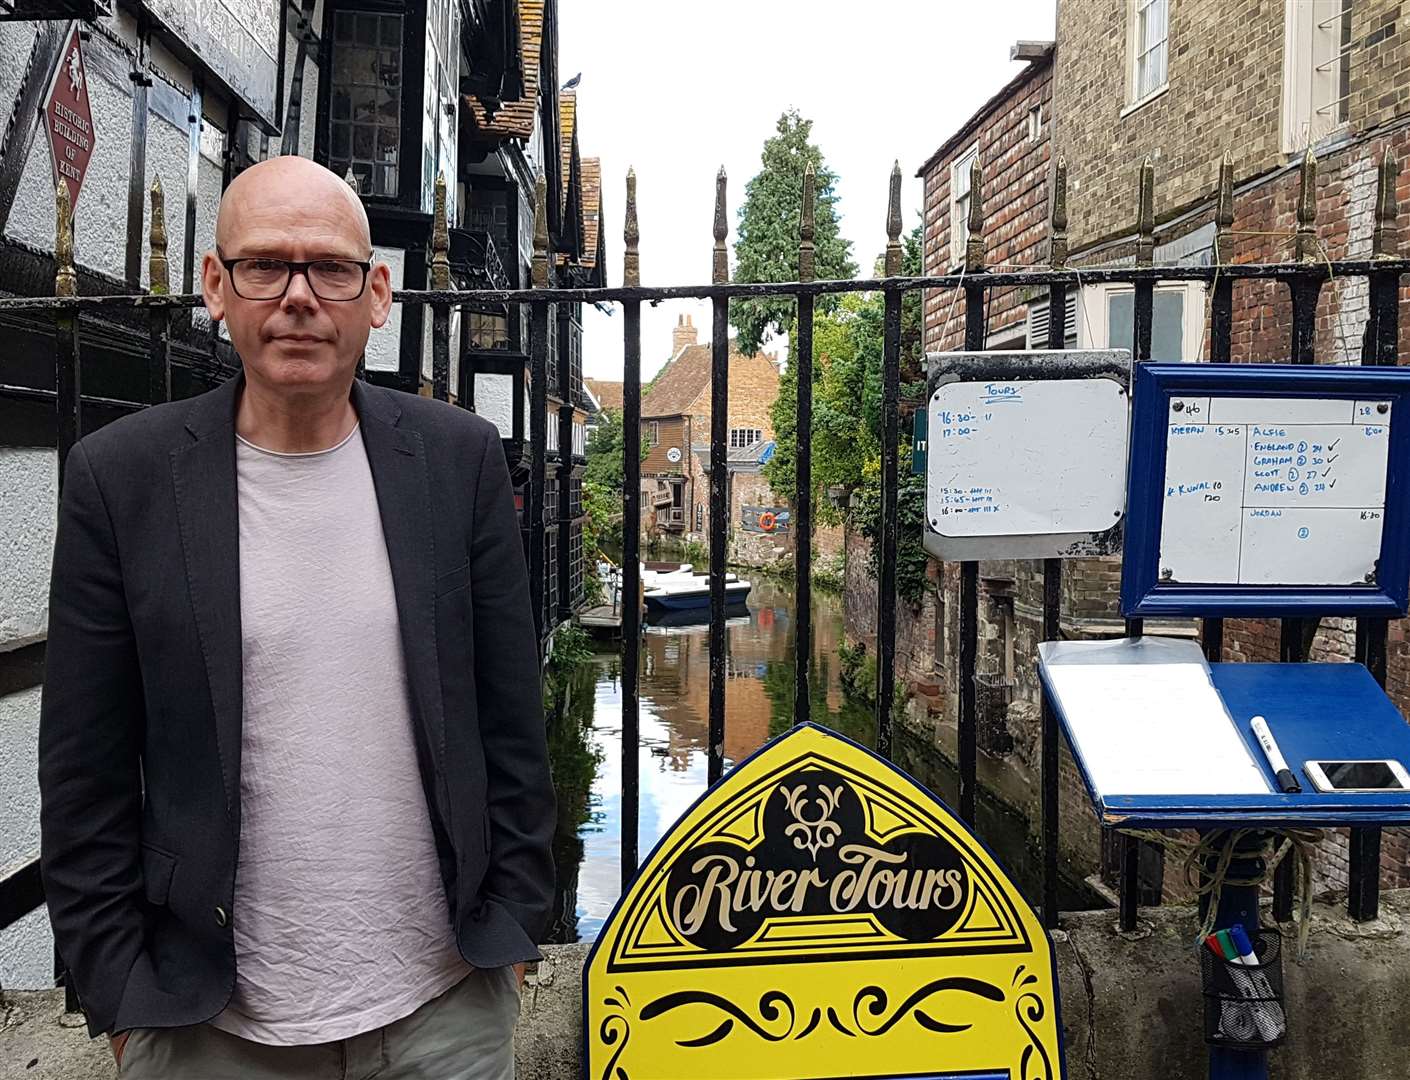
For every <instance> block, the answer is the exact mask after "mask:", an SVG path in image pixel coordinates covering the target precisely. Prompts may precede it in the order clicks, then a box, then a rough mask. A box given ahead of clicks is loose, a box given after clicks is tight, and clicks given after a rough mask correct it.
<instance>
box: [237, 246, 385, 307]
mask: <svg viewBox="0 0 1410 1080" xmlns="http://www.w3.org/2000/svg"><path fill="white" fill-rule="evenodd" d="M216 257H217V258H219V259H220V265H221V266H223V267H225V270H226V273H228V274H229V275H230V284H231V285H232V286H233V287H234V289H235V295H236V296H238V297H240V298H241V299H242V300H278V299H280V298H281V297H283V295H284V293H285V292H287V291H288V289H289V282H291V281H293V280H294V275H295V274H302V275H303V276H304V280H305V281H307V282H308V287H309V289H310V290H311V291H312V293H313V295H314V296H316V297H318V298H319V299H320V300H331V301H345V300H356V299H357V298H358V297H359V296H361V295H362V291H363V289H365V288H367V272H368V271H369V270H371V269H372V260H371V259H368V260H366V261H364V262H359V261H358V260H356V259H313V260H310V261H308V262H295V261H294V260H292V259H274V258H270V257H269V256H266V255H253V256H250V257H249V258H240V259H227V258H226V257H225V255H224V254H223V253H222V252H221V251H220V249H219V248H217V249H216Z"/></svg>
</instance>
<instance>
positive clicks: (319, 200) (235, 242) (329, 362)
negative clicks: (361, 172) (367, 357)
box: [201, 157, 392, 400]
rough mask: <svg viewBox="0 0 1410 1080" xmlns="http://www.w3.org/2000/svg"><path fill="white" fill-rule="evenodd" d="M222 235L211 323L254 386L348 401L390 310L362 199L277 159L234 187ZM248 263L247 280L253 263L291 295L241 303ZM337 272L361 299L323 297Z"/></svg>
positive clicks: (210, 255)
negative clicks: (217, 323)
mask: <svg viewBox="0 0 1410 1080" xmlns="http://www.w3.org/2000/svg"><path fill="white" fill-rule="evenodd" d="M215 236H216V250H214V251H211V252H207V253H206V257H205V259H204V260H203V261H202V264H201V292H202V294H203V295H204V297H205V301H206V309H207V310H208V311H209V312H210V314H211V318H213V319H219V320H222V321H223V322H224V323H225V327H226V330H227V331H228V332H229V334H230V340H231V341H232V342H233V343H234V344H235V349H236V351H237V352H239V354H240V359H241V361H242V362H243V363H244V366H245V378H246V382H247V383H248V385H249V386H251V387H254V388H256V389H257V390H258V391H259V392H261V393H264V394H266V395H276V396H283V397H286V398H289V399H290V400H293V399H294V398H303V399H307V398H308V397H310V396H312V397H314V398H317V397H319V396H320V395H322V396H324V397H327V396H329V395H331V396H332V398H333V399H337V400H343V399H346V397H347V391H348V386H349V385H350V384H351V382H352V379H353V374H354V372H355V370H356V368H357V362H358V358H359V357H360V356H361V355H362V352H363V349H364V348H365V347H366V345H367V337H368V335H369V334H370V333H371V332H372V330H373V328H374V327H378V326H382V325H383V324H384V323H386V321H387V316H388V314H389V313H390V311H391V306H392V279H391V273H390V271H389V270H388V267H387V265H386V263H382V262H379V261H377V260H376V259H374V258H373V257H372V242H371V236H370V233H369V230H368V227H367V211H366V210H364V209H363V206H362V201H361V200H360V199H359V198H358V197H357V193H356V192H354V191H353V190H352V188H350V187H349V186H348V185H347V184H346V183H345V182H343V181H342V180H340V179H338V177H337V176H336V175H334V174H333V173H331V172H329V171H328V170H327V169H325V168H324V167H323V166H322V165H317V164H315V163H314V162H312V161H310V160H309V159H308V158H301V157H277V158H271V159H269V160H268V161H262V162H260V163H259V164H258V165H252V166H251V167H250V168H248V169H246V170H245V171H244V172H242V173H241V174H240V175H239V176H238V177H236V178H235V180H234V181H232V182H231V184H230V187H228V188H227V189H226V191H225V197H224V198H223V199H221V200H220V213H219V215H218V217H217V218H216V228H215ZM280 263H283V264H285V266H283V267H280V266H279V264H280ZM270 264H273V266H274V269H273V270H272V271H271V270H270ZM314 264H318V265H317V269H315V265H314ZM242 266H243V267H244V268H245V270H244V272H245V273H247V274H248V273H249V271H250V268H251V267H255V266H263V271H262V272H264V273H265V274H266V275H267V274H269V273H271V272H272V273H273V274H275V275H276V277H277V275H278V274H279V272H280V270H284V271H286V276H285V277H284V282H285V287H284V292H283V293H282V294H279V295H277V296H276V295H273V294H272V293H271V292H270V291H269V290H268V289H263V290H261V289H259V288H256V289H255V290H254V291H253V293H251V294H250V295H244V296H242V295H241V294H240V290H239V288H237V287H236V284H235V281H236V278H235V277H234V275H235V274H237V273H240V272H241V271H240V268H241V267H242ZM296 267H298V269H295V268H296ZM330 268H334V269H336V270H337V273H339V274H341V275H342V276H341V277H340V278H338V279H337V280H338V281H339V282H341V283H343V284H351V285H357V284H358V283H359V282H360V283H361V285H362V290H361V292H359V293H357V294H356V295H354V296H349V295H337V292H338V291H337V290H334V292H335V295H334V297H333V298H332V299H327V298H324V297H320V296H319V295H318V294H317V292H316V291H315V290H316V288H317V286H318V283H319V282H323V283H325V284H326V283H327V282H328V281H329V280H330V279H329V276H328V275H329V274H330V273H332V272H333V269H330ZM276 287H277V286H276ZM342 291H343V292H347V291H348V290H346V289H344V290H342ZM247 292H249V290H247Z"/></svg>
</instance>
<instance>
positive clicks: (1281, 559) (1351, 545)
mask: <svg viewBox="0 0 1410 1080" xmlns="http://www.w3.org/2000/svg"><path fill="white" fill-rule="evenodd" d="M1407 394H1410V369H1405V368H1389V367H1313V366H1296V365H1291V364H1218V365H1209V364H1140V365H1137V368H1136V378H1135V389H1134V393H1133V411H1132V425H1131V459H1130V469H1129V477H1128V486H1127V491H1128V496H1127V519H1126V544H1125V552H1124V556H1123V565H1122V579H1121V607H1122V611H1123V612H1124V613H1125V614H1126V615H1128V616H1137V617H1152V616H1178V615H1206V616H1238V615H1248V616H1292V617H1296V616H1304V615H1305V616H1321V615H1385V616H1393V615H1403V614H1405V611H1406V603H1407V580H1408V579H1410V536H1407V530H1408V529H1410V487H1407V484H1408V483H1410V400H1405V398H1406V395H1407ZM1400 416H1404V417H1406V419H1404V420H1401V421H1397V419H1396V418H1397V417H1400Z"/></svg>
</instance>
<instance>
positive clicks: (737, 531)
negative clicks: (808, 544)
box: [729, 472, 793, 566]
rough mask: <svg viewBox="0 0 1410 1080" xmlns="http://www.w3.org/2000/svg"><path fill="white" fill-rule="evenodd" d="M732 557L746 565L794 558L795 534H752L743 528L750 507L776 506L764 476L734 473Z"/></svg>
mask: <svg viewBox="0 0 1410 1080" xmlns="http://www.w3.org/2000/svg"><path fill="white" fill-rule="evenodd" d="M729 486H730V517H729V520H730V526H729V527H730V543H729V558H730V561H731V562H733V563H738V564H740V565H742V566H770V565H772V564H774V563H777V562H780V561H784V560H790V559H792V558H793V534H792V532H783V533H764V532H749V531H746V530H745V528H744V526H743V521H744V508H745V507H746V506H773V505H775V503H774V493H773V489H772V488H770V487H769V482H768V481H767V480H766V479H764V475H763V474H762V473H750V472H736V473H731V474H730V484H729Z"/></svg>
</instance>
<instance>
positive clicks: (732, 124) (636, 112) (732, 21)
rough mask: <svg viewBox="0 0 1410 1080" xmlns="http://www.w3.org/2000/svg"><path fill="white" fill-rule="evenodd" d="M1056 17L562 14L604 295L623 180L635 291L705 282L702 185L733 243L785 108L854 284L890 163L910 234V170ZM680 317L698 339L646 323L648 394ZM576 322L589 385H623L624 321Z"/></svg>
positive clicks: (670, 3)
mask: <svg viewBox="0 0 1410 1080" xmlns="http://www.w3.org/2000/svg"><path fill="white" fill-rule="evenodd" d="M1054 15H1055V4H1054V0H988V2H985V3H976V2H973V0H870V2H868V3H864V4H856V3H850V2H843V0H747V2H746V0H706V2H699V3H687V2H683V0H559V27H560V42H559V61H558V63H559V73H560V76H561V80H562V81H564V82H566V81H567V80H568V79H570V78H572V77H573V75H574V74H576V73H577V72H582V76H583V78H582V84H581V86H579V88H578V146H579V148H580V151H581V153H582V154H583V156H585V157H600V158H601V159H602V176H603V214H604V223H605V226H606V229H607V275H608V278H607V280H608V283H609V284H611V285H614V286H616V285H620V284H621V283H622V215H623V206H624V202H625V197H626V196H625V192H626V182H625V178H626V173H627V168H628V166H631V167H634V168H635V169H636V175H637V212H638V222H639V224H640V227H641V276H642V284H644V285H685V284H699V283H702V282H707V281H708V280H709V278H710V253H711V249H712V244H713V240H712V238H711V223H712V218H713V211H714V180H715V173H716V171H717V170H718V169H719V167H720V166H721V165H723V166H724V167H725V171H726V173H727V174H728V176H729V211H730V213H729V219H728V220H729V226H730V236H729V243H730V244H731V245H733V242H734V233H735V227H736V221H737V219H736V212H737V211H738V208H739V205H740V201H741V200H742V199H743V197H744V186H745V184H746V183H747V182H748V180H749V179H750V178H751V177H752V176H753V175H754V174H755V173H756V172H757V171H758V169H759V154H760V151H761V149H762V147H763V142H764V140H765V139H766V138H768V137H769V136H770V135H771V134H773V132H774V125H775V123H776V122H777V120H778V117H779V115H780V114H781V113H782V112H783V111H784V110H785V109H787V108H789V107H790V106H794V107H796V108H797V109H798V110H799V111H800V112H801V113H802V114H803V116H804V117H806V118H808V119H811V120H812V121H813V141H814V142H815V143H817V144H818V146H819V147H821V149H822V152H823V157H824V159H825V160H826V161H827V163H828V165H829V166H831V168H832V170H833V171H834V172H836V173H837V174H838V185H837V190H838V195H839V198H840V201H839V204H838V209H839V211H840V213H841V216H842V233H843V235H844V236H845V237H847V238H848V239H849V240H851V241H852V257H853V261H855V262H856V263H857V265H858V267H859V268H861V269H862V270H863V271H865V270H866V269H867V268H868V267H870V265H871V263H872V260H873V259H874V258H875V257H876V256H877V255H878V254H880V253H881V252H882V250H884V248H885V246H886V185H887V176H888V174H889V173H890V171H891V164H892V162H893V161H896V160H898V159H899V161H900V163H901V173H902V176H903V177H904V178H905V180H904V186H903V188H902V194H901V209H902V214H903V219H902V220H903V222H904V226H905V228H906V229H907V230H909V229H911V228H912V227H913V226H914V225H915V224H916V222H917V221H918V218H917V216H916V215H917V213H918V212H919V210H920V200H921V187H920V181H919V180H917V179H916V178H915V173H916V170H917V169H918V168H919V167H920V166H921V164H922V163H923V162H924V161H925V159H926V158H928V157H929V156H930V155H931V154H932V153H933V152H934V151H935V150H936V149H937V148H938V147H939V146H940V144H941V143H942V142H944V141H945V139H946V138H948V137H949V136H950V135H952V134H953V133H954V132H955V131H956V130H957V129H958V127H959V126H960V124H962V123H963V122H964V121H965V120H966V119H967V118H968V117H969V116H970V115H972V114H973V113H974V111H975V110H976V109H977V108H978V107H979V106H980V105H982V104H983V103H984V102H985V101H986V100H988V98H989V97H990V96H992V95H993V94H994V93H995V91H997V90H998V89H999V88H1000V87H1002V86H1003V84H1004V83H1005V82H1007V81H1008V80H1009V79H1010V78H1011V77H1012V76H1013V75H1014V74H1015V73H1016V72H1018V71H1019V70H1020V69H1021V68H1022V66H1023V65H1022V64H1020V63H1015V62H1013V61H1010V60H1009V47H1010V46H1011V45H1012V44H1013V43H1014V42H1015V41H1017V40H1019V39H1035V40H1050V39H1051V38H1052V36H1053V20H1054ZM731 261H733V260H731ZM683 313H690V314H691V315H693V317H694V322H695V325H696V326H698V327H702V333H701V335H700V337H701V341H702V342H703V341H705V340H707V339H708V338H709V326H710V309H709V305H708V304H707V303H705V302H698V303H697V302H684V303H678V304H671V305H666V304H663V305H661V306H660V307H659V308H651V307H646V308H644V309H643V311H642V376H643V378H644V379H649V378H650V377H651V376H652V374H654V373H655V371H656V370H657V369H658V368H659V367H660V366H661V365H662V364H663V363H664V362H665V361H666V360H667V359H668V354H669V353H670V345H671V327H672V326H673V325H674V324H675V322H676V318H677V316H678V315H680V314H683ZM584 320H585V322H584V342H583V354H584V372H585V374H587V375H588V376H590V377H593V378H601V379H620V378H621V377H622V315H621V310H620V308H619V309H617V310H616V312H615V314H613V315H612V316H610V317H609V316H606V315H603V314H600V313H598V312H597V311H595V310H593V309H591V308H588V309H587V310H586V312H585V314H584ZM764 348H765V351H772V350H773V349H776V348H778V344H777V343H774V344H773V345H765V347H764Z"/></svg>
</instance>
